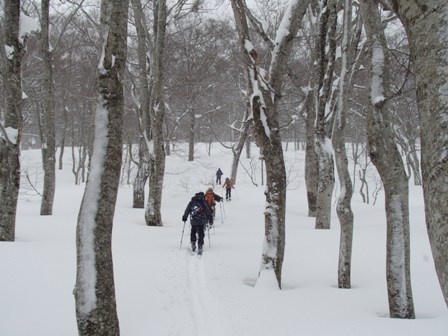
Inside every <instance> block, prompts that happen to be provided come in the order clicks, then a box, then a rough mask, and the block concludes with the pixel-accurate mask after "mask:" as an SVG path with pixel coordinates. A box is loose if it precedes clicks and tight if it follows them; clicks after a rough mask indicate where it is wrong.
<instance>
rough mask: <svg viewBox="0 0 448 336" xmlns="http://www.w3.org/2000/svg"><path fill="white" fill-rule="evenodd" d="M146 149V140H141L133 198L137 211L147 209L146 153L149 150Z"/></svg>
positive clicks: (147, 173)
mask: <svg viewBox="0 0 448 336" xmlns="http://www.w3.org/2000/svg"><path fill="white" fill-rule="evenodd" d="M144 147H145V141H144V139H140V145H139V150H138V153H139V155H138V156H139V158H138V166H137V174H136V176H135V179H134V183H133V187H134V190H133V198H132V200H133V201H132V207H133V208H135V209H144V208H145V185H146V181H147V180H148V176H149V169H148V162H147V160H146V156H145V153H147V150H146V149H145V148H144Z"/></svg>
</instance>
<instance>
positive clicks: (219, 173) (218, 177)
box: [216, 168, 223, 185]
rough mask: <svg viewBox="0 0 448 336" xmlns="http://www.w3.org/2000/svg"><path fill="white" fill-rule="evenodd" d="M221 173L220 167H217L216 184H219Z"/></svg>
mask: <svg viewBox="0 0 448 336" xmlns="http://www.w3.org/2000/svg"><path fill="white" fill-rule="evenodd" d="M222 175H223V172H222V170H221V168H218V170H217V171H216V184H219V185H221V176H222Z"/></svg>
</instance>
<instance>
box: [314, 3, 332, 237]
mask: <svg viewBox="0 0 448 336" xmlns="http://www.w3.org/2000/svg"><path fill="white" fill-rule="evenodd" d="M336 4H337V3H336V1H335V0H328V1H327V0H324V1H323V2H322V6H323V9H322V12H321V13H320V18H319V31H318V35H317V41H316V52H315V55H316V56H317V60H316V62H315V64H316V65H315V69H316V76H317V80H316V83H314V87H315V89H314V93H315V95H316V97H315V103H316V107H315V109H316V120H315V123H314V125H315V126H314V127H315V130H314V150H315V151H316V155H317V160H318V172H316V173H317V174H318V186H317V198H316V225H315V226H316V229H330V225H331V199H332V195H333V189H334V161H333V153H332V151H333V150H332V149H331V141H330V137H331V134H330V132H331V127H330V126H329V124H328V123H329V120H328V119H329V117H328V111H332V108H331V104H332V93H333V92H332V82H333V77H334V65H335V57H336V24H337V20H336V19H337V8H336ZM330 120H331V119H330Z"/></svg>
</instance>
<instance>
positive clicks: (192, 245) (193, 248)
mask: <svg viewBox="0 0 448 336" xmlns="http://www.w3.org/2000/svg"><path fill="white" fill-rule="evenodd" d="M191 250H192V251H193V252H194V251H196V242H192V243H191Z"/></svg>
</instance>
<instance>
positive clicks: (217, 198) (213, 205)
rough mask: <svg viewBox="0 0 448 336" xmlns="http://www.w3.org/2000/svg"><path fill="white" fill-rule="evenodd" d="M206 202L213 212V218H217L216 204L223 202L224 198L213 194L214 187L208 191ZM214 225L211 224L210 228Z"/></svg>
mask: <svg viewBox="0 0 448 336" xmlns="http://www.w3.org/2000/svg"><path fill="white" fill-rule="evenodd" d="M205 200H206V201H207V203H208V205H209V207H210V210H211V211H212V215H213V218H215V215H216V202H221V201H222V200H223V198H222V197H221V196H219V195H217V194H215V193H214V192H213V188H212V187H208V189H207V191H206V192H205ZM212 224H213V223H211V224H210V226H211V225H212Z"/></svg>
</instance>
